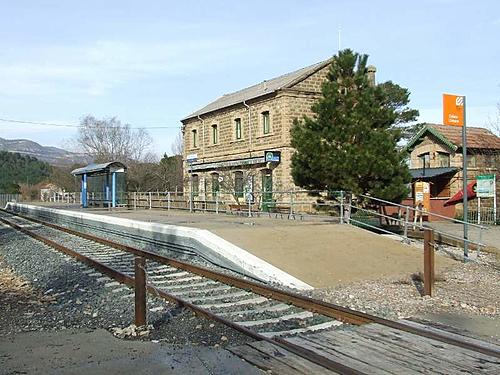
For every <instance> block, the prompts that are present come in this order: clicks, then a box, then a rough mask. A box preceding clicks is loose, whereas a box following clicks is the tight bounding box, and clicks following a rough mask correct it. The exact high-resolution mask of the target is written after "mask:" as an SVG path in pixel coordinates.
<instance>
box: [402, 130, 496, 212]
mask: <svg viewBox="0 0 500 375" xmlns="http://www.w3.org/2000/svg"><path fill="white" fill-rule="evenodd" d="M406 149H407V150H408V152H409V153H410V172H411V174H412V178H413V181H427V182H430V194H431V211H432V212H436V213H441V214H444V215H445V216H451V217H453V216H454V215H455V206H449V207H444V203H445V202H446V201H447V200H448V199H449V198H450V197H452V196H453V195H455V194H456V193H457V192H459V191H460V190H462V183H463V182H462V181H463V173H462V128H461V127H455V126H445V125H437V124H426V125H425V126H424V127H422V129H421V130H420V131H419V132H418V133H417V134H416V135H415V136H414V137H412V139H411V140H410V141H409V142H408V144H407V145H406ZM499 167H500V138H499V137H497V136H496V135H495V134H493V133H492V132H491V131H489V130H487V129H484V128H476V127H467V179H468V180H469V181H472V180H474V179H475V177H476V176H477V175H480V174H497V179H498V169H499ZM498 188H500V186H499V184H498V183H497V189H498ZM486 203H487V202H486ZM472 206H473V207H474V202H472ZM459 210H460V211H461V208H460V209H459Z"/></svg>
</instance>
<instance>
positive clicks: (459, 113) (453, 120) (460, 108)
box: [443, 94, 469, 260]
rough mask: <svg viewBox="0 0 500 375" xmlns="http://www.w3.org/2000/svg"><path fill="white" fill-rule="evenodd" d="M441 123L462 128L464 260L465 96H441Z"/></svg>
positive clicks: (465, 248)
mask: <svg viewBox="0 0 500 375" xmlns="http://www.w3.org/2000/svg"><path fill="white" fill-rule="evenodd" d="M443 123H444V124H445V125H450V126H461V127H462V182H463V184H462V191H463V211H464V216H463V219H464V220H463V222H464V260H467V258H468V257H469V249H468V245H469V233H468V230H469V227H468V210H467V124H466V115H465V96H464V95H450V94H443Z"/></svg>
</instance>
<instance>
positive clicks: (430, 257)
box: [424, 228, 434, 297]
mask: <svg viewBox="0 0 500 375" xmlns="http://www.w3.org/2000/svg"><path fill="white" fill-rule="evenodd" d="M433 293H434V231H433V230H432V229H428V228H425V229H424V295H425V296H430V297H432V294H433Z"/></svg>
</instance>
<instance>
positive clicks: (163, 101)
mask: <svg viewBox="0 0 500 375" xmlns="http://www.w3.org/2000/svg"><path fill="white" fill-rule="evenodd" d="M0 4H1V6H0V118H4V119H16V120H27V121H41V122H50V123H61V124H67V123H68V124H78V122H79V120H80V118H81V117H82V116H84V115H85V114H93V115H95V116H97V117H110V116H117V117H118V118H119V119H120V120H122V121H123V122H127V123H130V124H131V125H132V126H133V127H143V126H146V127H148V126H165V127H168V128H165V129H150V130H149V132H150V134H151V135H152V136H153V138H154V144H153V145H152V148H153V150H154V151H155V152H156V153H158V154H162V153H163V152H167V153H170V152H171V143H172V141H173V140H174V138H175V136H176V133H177V132H178V131H179V129H180V122H179V120H180V119H181V118H183V117H184V116H185V115H187V114H189V113H191V112H193V111H194V110H196V109H198V108H199V107H201V106H203V105H205V104H207V103H208V102H210V101H212V100H214V99H215V98H217V97H218V96H220V95H222V94H224V93H228V92H232V91H235V90H239V89H241V88H243V87H246V86H249V85H252V84H254V83H257V82H260V81H262V80H264V79H269V78H272V77H274V76H277V75H280V74H283V73H287V72H289V71H292V70H295V69H298V68H301V67H303V66H307V65H310V64H313V63H315V62H318V61H321V60H324V59H326V58H328V57H330V56H332V55H333V54H335V53H336V52H337V49H338V28H339V26H340V28H341V45H342V47H343V48H346V47H349V48H352V49H354V50H356V51H358V52H362V53H367V54H369V55H370V60H369V63H371V64H374V65H376V66H377V69H378V71H377V80H378V81H379V82H381V81H386V80H392V81H394V82H396V83H398V84H400V85H401V86H403V87H407V88H408V89H409V90H410V91H411V93H412V94H411V106H412V107H413V108H416V109H418V110H420V113H421V116H420V119H419V120H420V121H429V122H441V119H442V114H441V100H442V99H441V94H442V93H443V92H450V93H457V94H463V95H466V96H467V114H468V118H467V121H468V124H469V125H471V126H472V125H474V126H486V124H487V122H488V118H493V117H494V116H495V114H496V109H495V108H496V103H498V102H500V64H499V62H500V44H499V40H500V5H499V4H500V2H498V1H479V0H478V1H466V0H464V1H460V0H435V1H418V2H415V1H412V2H399V1H338V0H337V1H327V0H323V1H315V0H312V1H311V0H310V1H305V0H304V1H293V0H288V1H270V0H268V1H246V2H243V1H234V0H233V1H203V2H202V1H188V0H186V1H183V2H179V1H124V0H122V1H63V0H60V1H43V0H40V1H23V0H18V1H7V0H1V3H0ZM75 132H76V130H75V129H74V128H63V127H47V126H39V125H27V124H16V123H5V122H0V137H3V138H29V139H32V140H35V141H37V142H40V143H42V144H44V145H51V146H63V147H64V146H66V145H67V141H68V139H70V138H71V137H72V136H73V135H74V134H75Z"/></svg>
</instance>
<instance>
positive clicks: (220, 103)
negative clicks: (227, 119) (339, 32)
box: [181, 59, 332, 121]
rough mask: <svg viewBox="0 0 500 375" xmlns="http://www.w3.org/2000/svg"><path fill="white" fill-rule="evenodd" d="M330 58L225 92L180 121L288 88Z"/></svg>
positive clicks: (324, 64) (312, 72) (325, 64)
mask: <svg viewBox="0 0 500 375" xmlns="http://www.w3.org/2000/svg"><path fill="white" fill-rule="evenodd" d="M331 61H332V60H331V59H328V60H325V61H321V62H319V63H316V64H314V65H310V66H307V67H305V68H302V69H299V70H296V71H294V72H291V73H287V74H284V75H282V76H279V77H276V78H272V79H270V80H266V81H263V82H261V83H258V84H256V85H253V86H250V87H247V88H244V89H242V90H239V91H236V92H233V93H230V94H225V95H223V96H221V97H220V98H218V99H216V100H214V101H213V102H211V103H209V104H208V105H206V106H205V107H203V108H201V109H199V110H198V111H196V112H193V113H191V114H190V115H189V116H187V117H185V118H184V119H182V120H181V121H184V120H188V119H190V118H193V117H197V116H200V115H203V114H205V113H209V112H213V111H216V110H218V109H222V108H226V107H229V106H231V105H235V104H239V103H243V102H244V101H246V100H250V99H255V98H258V97H260V96H264V95H267V94H271V93H274V92H276V91H278V90H280V89H285V88H290V87H292V86H294V85H296V84H297V83H299V82H301V81H303V80H304V79H306V78H307V77H309V76H311V75H312V74H314V73H316V72H317V71H318V70H320V69H322V68H324V67H325V66H327V65H328V64H330V63H331Z"/></svg>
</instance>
